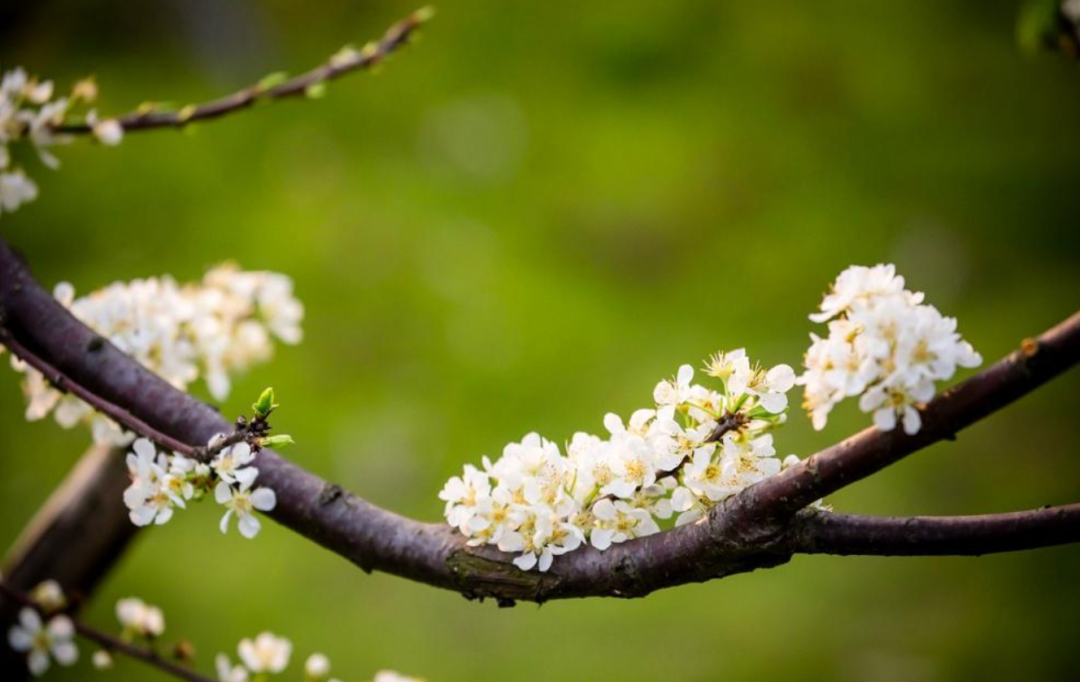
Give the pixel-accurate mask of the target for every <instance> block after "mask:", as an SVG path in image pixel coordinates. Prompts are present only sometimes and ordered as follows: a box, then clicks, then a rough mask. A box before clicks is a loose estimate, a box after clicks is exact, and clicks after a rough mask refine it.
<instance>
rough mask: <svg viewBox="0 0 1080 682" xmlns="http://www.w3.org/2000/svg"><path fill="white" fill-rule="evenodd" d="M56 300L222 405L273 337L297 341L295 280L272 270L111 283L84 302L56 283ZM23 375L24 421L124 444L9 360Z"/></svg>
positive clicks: (107, 425)
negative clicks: (202, 386)
mask: <svg viewBox="0 0 1080 682" xmlns="http://www.w3.org/2000/svg"><path fill="white" fill-rule="evenodd" d="M54 296H55V298H56V299H57V300H58V301H59V302H60V303H61V304H63V305H64V306H66V307H67V308H69V309H70V310H71V312H72V314H73V315H74V316H75V317H77V318H78V319H79V320H80V321H82V322H83V323H85V324H86V325H87V326H89V327H90V328H91V329H93V330H94V331H96V332H97V333H98V334H100V335H101V336H102V337H103V338H105V339H108V340H109V341H110V342H111V343H113V344H114V345H115V346H117V347H118V348H119V349H120V350H122V351H123V352H125V353H127V354H128V355H130V356H132V357H133V358H134V359H135V360H136V361H138V362H139V363H140V364H142V365H143V366H145V367H146V368H148V369H150V370H151V371H153V372H154V373H156V374H158V375H160V376H161V377H163V378H164V379H165V380H166V381H168V382H169V383H170V384H172V385H173V386H175V387H176V388H178V389H181V390H185V389H187V388H188V387H189V386H190V385H191V384H192V383H194V382H195V381H197V380H199V379H200V378H202V379H203V380H205V382H206V385H207V387H208V388H209V389H210V393H211V395H213V397H214V398H215V399H217V400H224V399H225V398H226V397H227V396H228V394H229V391H230V388H231V379H230V377H231V375H233V374H235V373H237V372H241V371H244V370H246V369H248V368H249V367H251V366H252V365H254V364H255V363H257V362H262V361H265V360H267V359H269V357H270V356H271V355H272V353H273V339H274V338H277V339H279V340H281V341H283V342H284V343H287V344H293V343H296V342H298V341H299V340H300V338H301V336H302V334H301V332H300V321H301V320H302V318H303V306H302V305H301V304H300V302H299V301H297V300H296V298H295V297H294V296H293V293H292V280H290V279H289V278H288V277H285V276H284V275H279V274H276V273H271V272H245V271H242V270H239V269H238V268H237V267H236V266H235V265H228V264H226V265H223V266H220V267H217V268H214V269H213V270H211V271H210V272H208V273H207V274H206V276H205V277H204V278H203V281H202V282H201V283H198V284H188V285H184V286H181V285H178V284H177V283H176V282H175V281H174V280H172V279H171V278H169V277H162V278H150V279H145V280H134V281H132V282H129V283H119V282H118V283H114V284H111V285H109V286H108V287H105V288H104V289H101V290H99V291H96V292H94V293H92V294H90V295H88V296H84V297H81V298H76V297H75V291H74V287H72V286H71V285H70V284H68V283H66V282H61V283H60V284H58V285H57V286H56V289H55V291H54ZM12 367H13V368H14V369H15V370H16V371H19V372H22V373H23V375H24V378H23V382H22V388H23V393H24V394H25V395H26V397H27V401H28V404H27V409H26V418H27V419H28V420H38V419H43V418H44V417H46V416H47V415H49V414H50V413H51V414H53V416H54V418H55V419H56V421H57V423H58V424H60V425H61V426H62V427H64V428H72V427H73V426H75V425H77V424H81V423H86V424H89V425H90V426H91V429H92V433H93V437H94V440H95V441H96V442H99V443H108V444H111V445H120V446H123V445H127V444H128V443H130V441H131V436H130V435H129V434H127V433H125V432H124V431H123V430H122V429H121V428H120V427H119V426H117V425H116V424H115V423H114V422H112V421H111V420H109V419H108V418H106V417H104V416H102V415H100V414H97V413H95V412H94V411H93V410H92V409H91V408H90V407H89V406H88V405H87V404H86V403H84V402H82V401H81V400H79V399H78V398H75V397H73V396H70V395H63V394H61V393H60V392H59V391H57V390H56V389H54V388H53V387H52V386H51V385H50V384H49V383H48V382H47V381H46V380H45V378H44V377H43V376H42V375H41V374H40V373H39V372H37V371H36V370H34V369H32V368H29V367H27V366H26V365H25V364H24V363H21V362H18V361H17V360H15V359H14V358H13V360H12Z"/></svg>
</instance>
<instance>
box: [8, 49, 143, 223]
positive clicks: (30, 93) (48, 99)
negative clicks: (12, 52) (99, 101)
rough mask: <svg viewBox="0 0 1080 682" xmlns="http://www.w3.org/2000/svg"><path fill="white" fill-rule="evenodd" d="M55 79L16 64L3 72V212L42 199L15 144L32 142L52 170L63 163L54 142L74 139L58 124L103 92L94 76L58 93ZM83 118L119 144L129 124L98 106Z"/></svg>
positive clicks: (101, 138)
mask: <svg viewBox="0 0 1080 682" xmlns="http://www.w3.org/2000/svg"><path fill="white" fill-rule="evenodd" d="M54 91H55V88H54V86H53V82H52V81H48V80H41V79H39V78H38V77H37V76H31V75H29V74H27V72H26V70H25V69H23V68H22V67H16V68H14V69H10V70H9V71H6V72H4V73H3V74H2V75H0V215H2V214H3V213H5V212H8V213H10V212H11V211H14V210H15V209H17V208H19V206H21V205H22V204H25V203H27V202H29V201H33V200H34V199H36V198H37V195H38V188H37V184H36V183H35V182H34V181H33V180H32V179H31V178H30V177H29V176H28V175H27V174H26V171H25V169H24V168H23V167H22V166H21V165H19V164H17V163H16V162H15V159H14V157H13V155H12V153H11V148H12V146H14V144H15V143H18V142H24V141H25V142H27V143H28V144H29V146H30V147H32V148H33V150H34V151H35V152H37V156H38V158H39V159H40V160H41V163H42V164H44V165H45V166H46V167H48V168H51V169H56V168H59V167H60V160H59V159H58V158H56V156H55V155H53V153H52V152H51V151H50V149H51V148H52V147H55V146H57V145H63V144H67V143H69V142H71V139H72V138H71V135H67V134H63V133H58V132H57V131H56V126H58V125H60V124H62V123H63V122H64V120H65V118H66V117H67V116H68V115H69V114H71V112H73V111H76V110H80V109H81V110H85V108H86V107H87V106H88V105H89V104H91V103H92V102H93V101H94V99H95V98H96V96H97V86H96V85H95V83H94V81H93V79H86V80H82V81H79V82H78V83H76V84H75V86H74V87H73V88H72V89H71V92H70V93H69V94H67V95H65V96H63V97H56V98H54V97H53V95H54ZM83 118H84V120H85V121H86V125H87V126H88V128H89V130H90V131H91V132H92V133H93V134H94V137H96V138H97V140H98V141H99V142H101V143H102V144H106V145H110V146H113V145H117V144H120V141H121V140H122V139H123V137H124V129H123V128H122V127H121V126H120V124H119V123H118V122H117V121H116V120H115V119H102V118H99V117H98V115H97V112H96V111H94V110H93V109H90V110H89V111H85V113H84V114H83Z"/></svg>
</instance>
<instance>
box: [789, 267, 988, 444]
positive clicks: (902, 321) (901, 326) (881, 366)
mask: <svg viewBox="0 0 1080 682" xmlns="http://www.w3.org/2000/svg"><path fill="white" fill-rule="evenodd" d="M923 299H924V296H923V294H922V293H921V292H912V291H908V290H907V289H905V288H904V278H903V277H901V276H900V275H897V274H896V267H895V266H893V265H875V266H874V267H864V266H859V265H853V266H851V267H849V268H848V269H846V270H844V271H843V272H841V273H840V275H839V276H838V277H837V278H836V281H835V282H834V283H833V285H832V289H831V291H830V292H829V293H828V294H827V295H826V296H825V298H824V300H822V302H821V308H820V312H818V313H815V314H813V315H811V316H810V319H811V320H812V321H814V322H827V323H828V329H829V334H828V336H826V337H819V336H818V335H816V334H811V335H810V338H811V339H812V341H813V343H812V345H811V346H810V349H809V350H808V351H807V352H806V356H805V366H806V371H805V372H804V373H803V374H802V376H800V377H799V380H798V381H799V383H800V384H802V385H803V386H805V398H804V403H803V405H804V407H805V408H806V410H807V411H808V412H809V414H810V417H811V419H812V421H813V424H814V428H815V429H818V430H820V429H822V428H824V427H825V423H826V421H827V420H828V416H829V412H830V411H831V410H832V408H833V407H834V406H835V405H836V404H838V403H839V402H840V401H842V400H843V399H844V398H847V397H853V396H859V409H861V410H862V411H863V412H868V413H869V412H872V413H873V415H874V424H875V425H877V427H878V428H879V429H881V430H883V431H888V430H892V429H894V428H896V424H897V421H900V422H902V424H903V428H904V431H905V432H906V433H908V434H915V433H917V432H918V431H919V429H920V428H921V426H922V419H921V417H920V416H919V411H918V408H919V406H920V405H921V404H923V403H925V402H926V401H928V400H930V398H932V397H933V396H934V392H935V383H936V382H938V381H946V380H948V379H951V378H952V376H953V375H954V374H955V373H956V369H957V367H977V366H978V365H980V364H982V357H981V356H980V355H979V354H978V353H977V352H975V350H974V348H972V346H971V344H970V343H968V342H966V341H964V340H963V339H962V338H961V336H960V334H959V333H957V331H956V319H955V318H952V317H945V316H943V315H942V314H941V313H940V312H938V310H937V308H935V307H934V306H932V305H928V304H926V303H923Z"/></svg>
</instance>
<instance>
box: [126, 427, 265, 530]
mask: <svg viewBox="0 0 1080 682" xmlns="http://www.w3.org/2000/svg"><path fill="white" fill-rule="evenodd" d="M215 438H220V437H215ZM213 445H214V441H211V442H210V444H209V446H208V447H212V446H213ZM254 459H255V454H254V453H253V452H252V450H251V446H250V445H249V444H247V443H237V444H235V445H230V446H228V447H225V448H224V449H222V450H221V451H220V452H219V453H218V454H217V456H216V457H214V459H213V461H211V462H210V463H209V464H204V463H202V462H196V461H195V460H194V459H191V458H189V457H186V456H184V455H180V454H176V453H173V454H171V455H169V454H165V453H159V452H158V451H157V448H155V447H154V444H153V443H152V442H150V441H149V440H147V439H146V438H140V439H139V440H137V441H135V444H134V446H133V451H132V452H131V453H130V454H128V456H127V465H128V471H129V472H130V474H131V485H130V486H128V489H127V490H125V491H124V504H125V505H127V507H128V509H129V510H130V517H131V522H132V523H134V524H135V525H136V526H148V525H150V524H156V525H162V524H164V523H167V522H168V521H169V519H171V518H172V516H173V510H174V509H176V508H180V509H184V508H185V506H186V503H187V502H188V501H190V500H192V499H200V498H202V497H203V495H205V494H206V493H208V492H210V491H213V493H214V500H215V501H216V502H217V503H218V504H220V505H223V506H224V507H225V515H224V516H222V517H221V532H222V533H225V532H227V531H228V530H229V520H230V519H231V518H232V517H233V516H236V519H237V526H238V527H239V529H240V534H241V535H243V536H244V537H245V538H253V537H255V536H256V535H257V534H258V533H259V529H260V528H261V524H260V523H259V519H258V518H257V517H256V516H255V514H254V512H256V511H261V512H268V511H271V510H272V509H273V508H274V507H275V506H276V505H277V496H276V495H274V491H273V490H271V489H269V488H265V487H264V488H254V489H253V488H252V486H253V485H254V483H255V479H256V478H257V477H258V475H259V470H258V469H257V468H256V467H254V466H252V463H253V461H254Z"/></svg>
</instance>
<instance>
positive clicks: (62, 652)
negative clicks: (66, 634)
mask: <svg viewBox="0 0 1080 682" xmlns="http://www.w3.org/2000/svg"><path fill="white" fill-rule="evenodd" d="M52 654H53V657H54V658H56V662H57V663H59V664H60V665H75V662H76V661H78V660H79V648H78V647H77V646H75V643H74V642H72V641H70V640H67V641H64V642H57V643H56V644H54V645H53V648H52Z"/></svg>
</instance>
